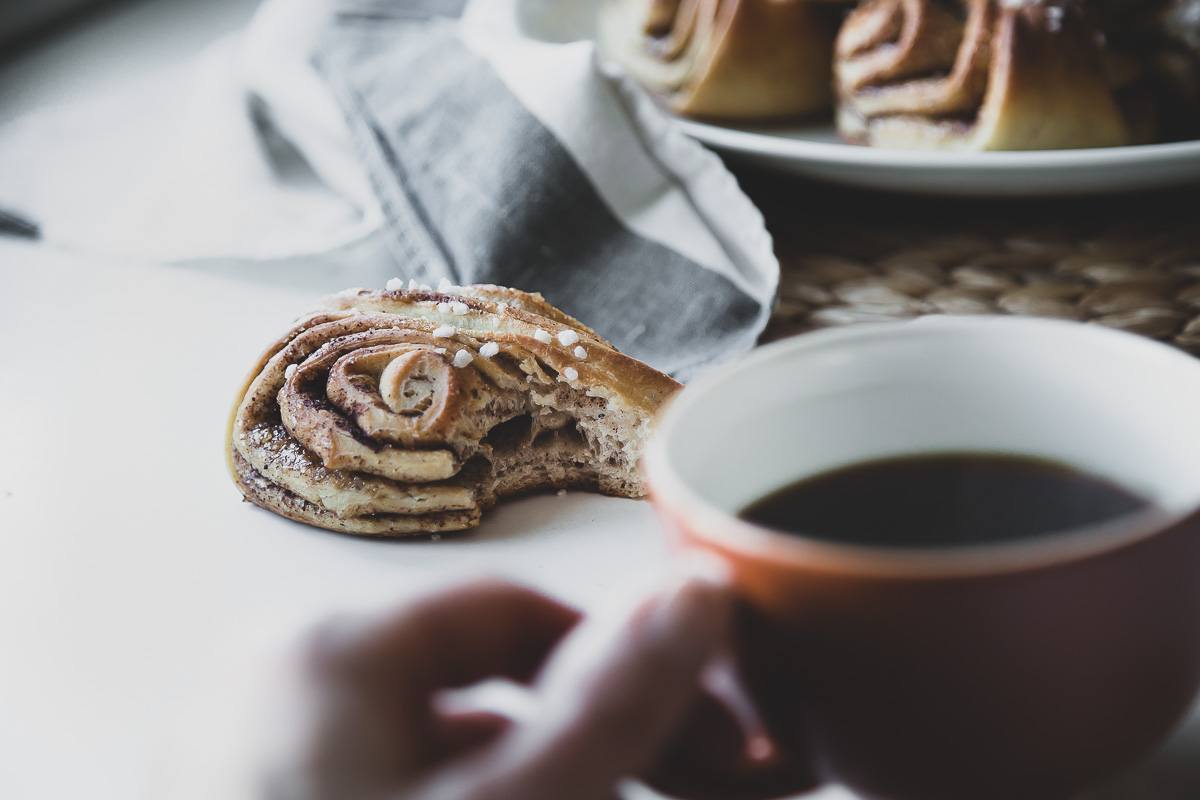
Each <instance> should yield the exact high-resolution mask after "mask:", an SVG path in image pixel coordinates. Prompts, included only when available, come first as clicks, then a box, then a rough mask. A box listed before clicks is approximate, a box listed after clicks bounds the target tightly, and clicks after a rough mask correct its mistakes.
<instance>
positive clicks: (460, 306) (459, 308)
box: [450, 300, 471, 316]
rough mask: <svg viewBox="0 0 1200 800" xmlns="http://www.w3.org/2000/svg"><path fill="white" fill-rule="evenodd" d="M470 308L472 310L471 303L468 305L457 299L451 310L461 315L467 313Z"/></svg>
mask: <svg viewBox="0 0 1200 800" xmlns="http://www.w3.org/2000/svg"><path fill="white" fill-rule="evenodd" d="M470 310H471V307H470V306H469V305H467V304H466V303H464V302H462V301H461V300H455V301H454V302H453V303H451V304H450V311H451V312H452V313H455V314H458V315H459V316H462V315H463V314H466V313H467V312H468V311H470Z"/></svg>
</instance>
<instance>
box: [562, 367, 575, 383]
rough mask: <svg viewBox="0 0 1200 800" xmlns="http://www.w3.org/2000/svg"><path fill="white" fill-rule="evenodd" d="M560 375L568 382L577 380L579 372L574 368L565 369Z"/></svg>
mask: <svg viewBox="0 0 1200 800" xmlns="http://www.w3.org/2000/svg"><path fill="white" fill-rule="evenodd" d="M562 374H563V377H564V378H566V379H567V380H569V381H577V380H579V370H577V369H575V368H574V367H567V368H566V369H564V370H563V371H562Z"/></svg>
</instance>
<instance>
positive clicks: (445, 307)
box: [437, 303, 450, 314]
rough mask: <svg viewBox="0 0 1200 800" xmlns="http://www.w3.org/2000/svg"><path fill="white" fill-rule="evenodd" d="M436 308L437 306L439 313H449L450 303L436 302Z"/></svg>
mask: <svg viewBox="0 0 1200 800" xmlns="http://www.w3.org/2000/svg"><path fill="white" fill-rule="evenodd" d="M437 308H438V313H439V314H449V313H450V304H449V303H438V306H437Z"/></svg>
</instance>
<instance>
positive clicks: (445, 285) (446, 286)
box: [438, 278, 458, 292]
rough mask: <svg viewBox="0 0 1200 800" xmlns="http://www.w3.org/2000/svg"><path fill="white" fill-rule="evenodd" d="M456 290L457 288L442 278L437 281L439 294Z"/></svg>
mask: <svg viewBox="0 0 1200 800" xmlns="http://www.w3.org/2000/svg"><path fill="white" fill-rule="evenodd" d="M457 288H458V287H457V286H455V285H454V284H453V283H451V282H450V281H448V280H447V279H445V278H442V279H441V280H439V281H438V291H439V292H453V291H454V290H455V289H457Z"/></svg>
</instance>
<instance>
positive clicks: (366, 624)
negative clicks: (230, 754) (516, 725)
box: [294, 580, 579, 797]
mask: <svg viewBox="0 0 1200 800" xmlns="http://www.w3.org/2000/svg"><path fill="white" fill-rule="evenodd" d="M578 618H579V616H578V614H577V613H576V612H575V611H573V610H571V609H569V608H567V607H566V606H564V605H562V604H560V603H558V602H556V601H554V600H551V599H549V598H547V597H545V596H544V595H541V594H538V593H537V592H534V591H532V590H530V589H525V588H522V587H519V586H514V585H511V584H507V583H502V582H498V581H492V580H488V581H478V582H475V583H471V584H468V585H466V586H459V587H454V588H450V589H446V590H443V591H440V592H437V593H435V594H431V595H429V596H427V597H423V598H420V599H418V600H416V601H414V602H412V603H411V604H409V605H407V606H406V607H405V608H403V609H402V610H400V611H395V612H391V613H388V614H384V615H381V616H379V617H375V618H371V619H367V620H365V621H362V620H360V621H347V620H343V621H340V622H333V623H331V624H329V625H327V626H325V628H323V629H322V630H321V631H320V632H319V633H318V634H317V635H316V636H315V637H314V638H313V640H312V642H311V643H310V645H309V647H308V652H307V659H306V660H307V664H306V668H305V676H304V678H305V683H306V688H307V691H306V693H305V695H304V703H305V705H307V706H308V707H309V709H310V710H309V711H308V714H309V716H310V719H311V720H312V721H311V723H310V724H309V725H308V726H307V731H308V732H307V736H306V738H305V740H304V741H302V742H301V743H300V744H299V745H298V750H299V752H298V753H297V754H296V756H295V758H294V761H296V762H297V763H299V764H313V765H317V766H316V767H314V768H312V769H311V770H309V771H313V772H314V773H315V772H320V773H321V774H328V775H332V774H344V775H350V774H353V775H356V776H360V777H361V779H362V780H363V781H366V782H368V783H369V784H373V785H378V786H396V785H400V784H401V783H403V782H404V781H405V780H406V779H409V778H411V777H413V776H414V775H416V774H419V773H420V772H423V771H424V770H425V769H427V768H428V767H430V766H432V765H434V764H437V763H440V762H441V761H442V760H443V759H445V758H446V757H447V756H449V755H451V754H454V753H459V752H462V751H463V750H465V749H468V748H469V747H470V746H472V745H475V746H478V745H480V744H483V743H485V742H487V741H491V740H492V739H494V738H495V737H496V735H497V734H498V733H499V732H500V729H501V727H502V725H501V724H500V723H499V722H498V721H497V720H496V719H492V720H488V719H486V718H485V717H483V716H476V717H468V718H466V719H458V720H455V719H454V718H449V719H443V718H441V717H440V716H439V715H438V714H437V713H435V709H434V704H433V700H434V695H435V694H436V693H437V691H438V690H439V689H442V688H444V687H456V686H462V685H466V684H471V683H475V682H477V681H479V680H481V679H484V678H490V677H495V676H507V677H510V678H512V679H515V680H529V679H530V678H531V677H532V676H533V674H534V673H535V672H536V671H537V669H538V668H539V666H540V665H541V664H542V662H543V661H544V660H545V658H546V656H547V654H548V653H549V652H550V650H551V649H552V648H553V647H554V645H555V644H556V643H557V642H558V641H559V640H560V639H561V638H562V637H563V635H564V634H565V633H566V632H567V631H568V630H570V628H571V627H572V626H574V625H575V623H576V621H577V620H578ZM489 728H490V729H489ZM304 769H308V768H307V767H305V768H304ZM346 794H347V796H349V795H350V794H351V793H346ZM328 796H331V797H332V796H337V795H336V794H329V795H328Z"/></svg>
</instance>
